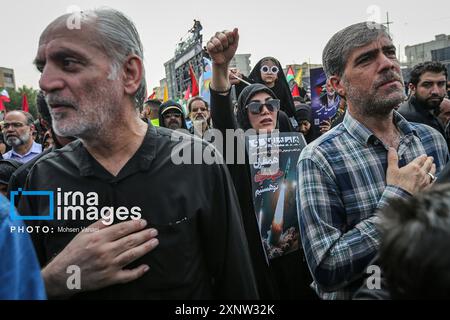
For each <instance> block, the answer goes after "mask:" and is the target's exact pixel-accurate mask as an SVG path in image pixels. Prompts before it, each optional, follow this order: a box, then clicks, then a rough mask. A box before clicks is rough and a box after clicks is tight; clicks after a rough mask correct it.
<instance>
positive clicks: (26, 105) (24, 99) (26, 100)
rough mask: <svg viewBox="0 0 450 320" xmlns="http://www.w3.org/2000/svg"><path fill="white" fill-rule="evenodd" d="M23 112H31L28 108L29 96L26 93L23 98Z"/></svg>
mask: <svg viewBox="0 0 450 320" xmlns="http://www.w3.org/2000/svg"><path fill="white" fill-rule="evenodd" d="M22 110H23V111H25V112H30V108H29V107H28V99H27V95H26V94H25V93H24V94H23V96H22Z"/></svg>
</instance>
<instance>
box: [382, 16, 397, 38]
mask: <svg viewBox="0 0 450 320" xmlns="http://www.w3.org/2000/svg"><path fill="white" fill-rule="evenodd" d="M393 23H394V22H393V21H389V12H387V11H386V22H385V23H383V25H385V26H386V28H387V31H388V33H389V34H391V31H390V28H389V25H391V24H393Z"/></svg>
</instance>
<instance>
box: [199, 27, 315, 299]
mask: <svg viewBox="0 0 450 320" xmlns="http://www.w3.org/2000/svg"><path fill="white" fill-rule="evenodd" d="M238 42H239V33H238V30H237V29H234V30H233V31H224V32H218V33H216V35H215V36H213V37H212V38H211V39H210V41H209V42H208V43H207V49H208V53H209V55H210V57H211V60H212V62H213V77H212V81H211V87H210V91H211V116H212V120H213V123H214V126H215V128H216V129H218V130H220V131H221V132H222V135H223V137H224V139H225V141H224V145H226V146H228V145H229V144H233V143H234V145H233V146H234V147H235V148H234V151H235V152H234V154H232V155H231V157H230V154H228V153H227V152H225V151H227V150H228V148H223V149H224V154H223V156H224V159H226V161H227V165H228V168H229V170H230V173H231V176H232V178H233V182H234V185H235V188H236V191H237V194H238V198H239V205H240V207H241V210H242V218H243V222H244V228H245V231H246V235H247V240H248V243H249V247H250V253H251V256H252V263H253V268H254V273H255V275H256V278H257V284H258V288H259V294H260V297H261V298H262V299H274V298H283V299H314V298H316V295H315V294H314V292H313V291H312V290H311V289H310V288H309V284H310V283H311V276H310V273H309V270H308V269H307V266H306V263H305V260H304V256H303V252H302V250H301V246H299V245H298V244H299V243H300V239H299V237H298V235H299V231H298V223H295V227H288V226H287V224H288V223H287V221H288V220H289V219H288V218H289V217H288V215H286V212H291V211H289V210H288V208H289V207H290V208H291V209H292V207H293V208H294V212H295V204H294V205H293V206H292V202H294V203H295V191H293V190H295V189H293V188H292V185H293V184H292V183H290V182H289V181H290V177H291V176H292V175H294V176H296V173H295V172H296V170H295V163H296V162H297V159H298V154H297V157H295V156H293V152H297V153H299V152H300V150H301V148H302V147H303V146H304V145H305V142H304V139H303V138H302V136H301V135H300V134H299V133H290V136H289V134H287V133H286V134H284V135H285V136H283V135H282V134H280V135H278V130H277V129H278V128H279V118H280V114H279V110H280V108H281V107H282V106H281V105H280V100H278V99H277V96H276V95H275V94H274V92H273V91H272V90H271V89H269V88H268V87H267V86H265V85H263V84H260V83H257V84H252V85H249V86H247V87H245V88H244V89H243V90H242V92H241V94H240V96H239V98H238V101H237V113H236V118H235V117H234V114H233V112H232V110H233V108H232V102H231V95H230V89H231V84H230V81H229V78H228V66H229V63H230V60H231V59H232V58H233V56H234V54H235V52H236V50H237V47H238ZM238 128H239V129H242V130H241V132H242V133H243V130H247V133H248V132H249V131H253V135H251V136H247V137H245V136H244V134H242V135H239V134H238V133H237V132H236V129H238ZM227 129H234V130H235V131H233V132H234V133H235V134H234V136H232V137H231V138H229V135H227V134H226V130H227ZM271 134H274V135H276V137H274V136H273V135H271ZM236 136H237V137H236ZM235 138H237V139H236V140H233V139H235ZM246 138H247V142H248V145H251V144H252V143H253V142H252V141H256V142H255V145H258V144H260V145H262V144H270V145H271V147H273V148H272V149H271V151H272V150H275V151H277V152H278V151H279V150H281V149H282V148H285V149H286V150H287V148H288V147H292V149H291V150H287V151H289V152H286V153H285V154H283V155H282V156H281V152H278V153H276V156H271V157H264V156H262V157H261V158H260V160H261V161H259V162H255V163H252V162H251V161H250V159H249V156H250V154H249V153H250V152H249V151H248V149H247V151H246V150H245V149H244V152H243V153H245V155H244V159H240V158H239V156H240V154H239V152H238V151H239V150H238V148H239V146H242V145H243V141H245V139H246ZM294 149H295V150H294ZM240 150H242V149H240ZM283 151H284V150H283ZM258 152H259V150H256V151H255V153H256V154H257V157H258V156H259V155H260V154H259V153H258ZM235 155H236V156H237V159H235ZM278 155H280V156H279V157H278ZM282 157H283V158H282ZM229 158H232V159H229ZM239 160H242V161H239ZM272 165H275V167H276V168H277V170H274V171H273V172H271V174H267V172H264V171H263V168H262V167H264V168H266V167H267V166H268V167H272ZM255 185H256V186H257V187H258V188H257V189H256V190H255ZM266 186H267V187H266ZM271 188H272V189H271ZM268 190H273V192H272V193H273V195H272V198H271V200H269V201H267V199H268V198H269V197H265V196H264V197H261V194H262V193H266V194H269V193H270V192H268ZM262 202H264V203H262ZM261 211H266V213H265V214H261V213H260V212H261ZM267 217H269V219H264V218H267Z"/></svg>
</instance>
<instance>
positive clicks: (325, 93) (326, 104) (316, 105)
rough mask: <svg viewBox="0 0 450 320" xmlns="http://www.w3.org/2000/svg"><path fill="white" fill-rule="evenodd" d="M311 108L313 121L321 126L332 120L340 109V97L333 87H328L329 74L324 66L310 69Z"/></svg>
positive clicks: (317, 125)
mask: <svg viewBox="0 0 450 320" xmlns="http://www.w3.org/2000/svg"><path fill="white" fill-rule="evenodd" d="M310 82H311V109H312V113H313V122H314V125H315V126H316V127H319V126H320V124H321V122H323V121H329V120H331V119H332V118H333V117H334V116H335V114H336V111H337V110H338V109H339V103H340V97H339V96H338V95H337V93H335V92H334V91H333V90H332V88H331V87H328V88H327V76H326V75H325V71H324V70H323V68H314V69H311V70H310Z"/></svg>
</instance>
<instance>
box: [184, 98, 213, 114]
mask: <svg viewBox="0 0 450 320" xmlns="http://www.w3.org/2000/svg"><path fill="white" fill-rule="evenodd" d="M194 101H203V103H204V104H205V106H206V109H208V110H209V105H208V102H207V101H205V99H203V98H202V97H200V96H196V97H192V98H191V99H189V101H188V104H187V109H188V112H189V113H190V112H191V106H192V103H193V102H194Z"/></svg>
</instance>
